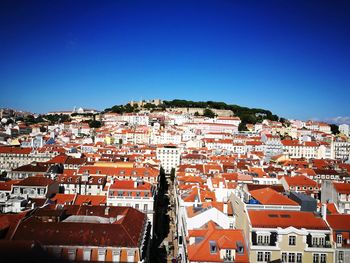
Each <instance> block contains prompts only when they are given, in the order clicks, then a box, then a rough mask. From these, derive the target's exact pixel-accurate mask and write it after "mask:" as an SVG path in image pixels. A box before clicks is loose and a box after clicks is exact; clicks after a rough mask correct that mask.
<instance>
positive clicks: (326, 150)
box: [0, 101, 350, 263]
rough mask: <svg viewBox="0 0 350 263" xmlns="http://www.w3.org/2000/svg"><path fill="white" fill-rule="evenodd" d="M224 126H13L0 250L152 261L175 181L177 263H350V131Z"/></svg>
mask: <svg viewBox="0 0 350 263" xmlns="http://www.w3.org/2000/svg"><path fill="white" fill-rule="evenodd" d="M158 102H159V101H151V102H148V103H158ZM135 103H136V102H135ZM223 115H224V116H219V117H215V118H206V117H201V116H198V114H193V113H192V112H189V111H174V110H172V111H159V112H152V113H150V112H142V113H129V114H123V115H120V114H116V113H105V114H103V115H101V116H100V120H101V121H102V123H103V126H102V127H101V128H98V129H91V128H89V126H88V125H87V124H86V123H84V122H80V121H78V120H75V121H72V122H63V123H58V124H55V125H46V126H45V127H46V129H45V131H44V132H42V131H41V130H40V127H38V125H32V126H27V125H26V124H25V123H11V124H9V125H2V127H1V128H0V134H7V135H8V136H3V137H1V138H0V143H1V146H0V170H1V171H0V172H1V174H2V177H1V181H0V212H1V214H0V239H1V240H0V241H1V242H0V250H1V248H3V247H6V248H11V247H16V248H20V249H21V248H22V249H23V250H24V249H25V248H27V247H28V246H29V245H30V244H31V246H32V247H40V249H41V250H42V252H43V253H49V254H50V255H53V256H56V257H57V258H62V259H65V260H70V261H111V262H147V260H148V256H149V249H150V244H151V243H152V238H153V233H154V229H153V226H154V222H155V220H156V218H155V215H156V213H155V211H156V209H157V207H156V206H157V205H156V204H157V202H156V198H157V195H158V191H159V187H160V183H159V182H160V174H161V170H164V172H165V173H166V174H168V175H169V176H170V174H172V175H173V176H174V178H171V179H172V180H173V183H171V187H170V188H169V190H168V191H169V193H171V196H172V198H173V199H172V200H171V206H170V207H169V209H172V210H174V212H175V213H174V214H175V216H174V218H172V219H171V220H172V221H173V222H174V225H175V235H174V239H173V249H174V254H175V255H174V260H176V261H178V262H270V261H276V260H279V262H314V263H318V262H319V263H324V262H337V263H340V262H349V261H350V238H349V234H350V162H349V160H350V140H349V126H347V125H341V126H340V127H341V129H340V131H341V133H340V134H338V135H333V134H332V132H331V128H330V126H329V125H328V124H326V123H322V122H315V121H307V122H304V121H299V120H289V122H288V123H281V122H277V121H270V120H267V119H266V120H264V121H262V123H257V124H248V125H247V131H245V132H239V131H238V127H239V125H240V122H241V121H240V119H239V118H238V117H235V116H225V114H223ZM168 181H169V182H170V181H171V180H170V179H169V180H168Z"/></svg>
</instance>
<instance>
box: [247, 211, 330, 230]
mask: <svg viewBox="0 0 350 263" xmlns="http://www.w3.org/2000/svg"><path fill="white" fill-rule="evenodd" d="M248 213H249V217H250V221H251V224H252V226H253V227H257V228H276V227H281V228H288V227H290V226H292V227H294V228H297V229H301V228H306V229H316V230H317V229H320V230H328V229H329V228H328V227H327V225H326V223H325V222H324V221H323V219H322V218H321V217H318V216H316V215H315V214H314V213H312V212H301V211H280V210H249V211H248Z"/></svg>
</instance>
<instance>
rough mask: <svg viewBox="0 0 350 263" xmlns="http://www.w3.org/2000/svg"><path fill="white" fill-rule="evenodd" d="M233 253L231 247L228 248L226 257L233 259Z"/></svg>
mask: <svg viewBox="0 0 350 263" xmlns="http://www.w3.org/2000/svg"><path fill="white" fill-rule="evenodd" d="M231 255H232V253H231V249H226V258H227V259H232V256H231Z"/></svg>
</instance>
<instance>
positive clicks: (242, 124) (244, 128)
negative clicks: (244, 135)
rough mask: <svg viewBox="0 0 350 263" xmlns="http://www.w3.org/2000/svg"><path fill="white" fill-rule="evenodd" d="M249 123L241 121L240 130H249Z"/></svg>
mask: <svg viewBox="0 0 350 263" xmlns="http://www.w3.org/2000/svg"><path fill="white" fill-rule="evenodd" d="M247 130H248V129H247V125H246V124H245V123H244V122H241V123H240V124H239V126H238V131H247Z"/></svg>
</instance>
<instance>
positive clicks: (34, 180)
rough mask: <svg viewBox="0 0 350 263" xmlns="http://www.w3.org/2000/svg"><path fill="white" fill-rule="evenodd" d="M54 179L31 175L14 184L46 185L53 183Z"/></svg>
mask: <svg viewBox="0 0 350 263" xmlns="http://www.w3.org/2000/svg"><path fill="white" fill-rule="evenodd" d="M54 183H55V181H53V180H51V179H50V178H47V177H41V176H31V177H28V178H26V179H23V180H22V181H20V182H18V183H17V184H15V185H16V186H48V185H51V184H54Z"/></svg>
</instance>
